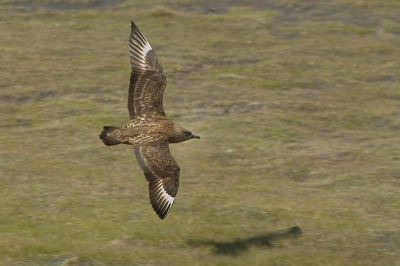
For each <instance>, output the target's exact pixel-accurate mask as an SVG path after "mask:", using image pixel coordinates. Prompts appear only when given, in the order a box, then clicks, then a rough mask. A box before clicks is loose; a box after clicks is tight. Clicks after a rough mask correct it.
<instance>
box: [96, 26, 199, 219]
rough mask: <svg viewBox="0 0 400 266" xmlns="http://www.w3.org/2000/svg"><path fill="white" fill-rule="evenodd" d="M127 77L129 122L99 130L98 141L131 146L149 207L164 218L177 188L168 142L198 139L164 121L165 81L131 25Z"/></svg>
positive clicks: (150, 50) (148, 48)
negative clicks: (140, 173)
mask: <svg viewBox="0 0 400 266" xmlns="http://www.w3.org/2000/svg"><path fill="white" fill-rule="evenodd" d="M128 44H129V57H130V66H131V70H132V72H131V77H130V84H129V91H128V111H129V117H130V121H129V123H128V124H127V125H126V126H125V127H123V128H120V127H109V126H105V127H103V131H102V132H101V133H100V135H99V138H100V139H101V140H102V141H103V143H104V144H105V145H107V146H112V145H117V144H121V143H122V144H130V145H133V148H134V151H135V156H136V159H137V161H138V163H139V165H140V167H141V169H142V171H143V173H144V176H145V177H146V179H147V181H148V182H149V196H150V202H151V205H152V206H153V208H154V211H155V212H156V213H157V215H158V216H159V217H160V218H161V219H164V218H165V217H166V216H167V214H168V212H169V211H170V210H171V207H172V204H173V202H174V199H175V196H176V193H177V192H178V188H179V173H180V168H179V165H178V164H177V163H176V162H175V160H174V158H173V157H172V155H171V153H170V151H169V143H178V142H182V141H186V140H189V139H192V138H198V139H199V138H200V136H198V135H195V134H192V133H191V132H190V131H189V130H187V129H184V128H182V127H180V126H178V125H175V124H174V123H173V122H171V121H170V120H168V118H167V117H166V116H165V113H164V107H163V95H164V89H165V85H166V84H167V80H166V78H165V76H164V74H163V69H162V67H161V64H160V61H159V60H158V58H157V55H156V54H155V53H154V51H153V48H151V46H150V44H149V42H148V41H147V40H146V38H145V37H144V35H143V34H142V33H141V32H140V30H139V29H138V28H137V27H136V25H135V24H134V23H133V22H132V23H131V34H130V36H129V41H128Z"/></svg>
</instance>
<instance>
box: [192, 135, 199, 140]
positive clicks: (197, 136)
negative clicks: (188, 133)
mask: <svg viewBox="0 0 400 266" xmlns="http://www.w3.org/2000/svg"><path fill="white" fill-rule="evenodd" d="M192 137H193V138H194V139H200V136H199V135H195V134H192Z"/></svg>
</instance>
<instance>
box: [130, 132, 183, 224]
mask: <svg viewBox="0 0 400 266" xmlns="http://www.w3.org/2000/svg"><path fill="white" fill-rule="evenodd" d="M133 147H134V149H135V155H136V159H137V161H138V163H139V165H140V167H141V168H142V171H143V172H144V175H145V177H146V179H147V181H149V196H150V202H151V205H152V206H153V209H154V211H155V212H156V213H157V215H158V216H159V217H160V219H161V220H162V219H164V218H165V217H166V216H167V214H168V213H169V211H170V210H171V207H172V204H173V203H174V199H175V196H176V193H177V192H178V188H179V173H180V168H179V165H178V164H177V163H176V162H175V160H174V158H173V157H172V155H171V152H170V151H169V146H168V141H167V140H157V141H152V142H142V143H138V144H134V145H133Z"/></svg>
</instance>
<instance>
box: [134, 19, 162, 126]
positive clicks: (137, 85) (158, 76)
mask: <svg viewBox="0 0 400 266" xmlns="http://www.w3.org/2000/svg"><path fill="white" fill-rule="evenodd" d="M131 23H132V24H131V34H130V36H129V41H128V44H129V57H130V65H131V70H132V73H131V78H130V84H129V93H128V110H129V116H130V118H131V119H132V118H134V117H135V116H137V115H139V114H140V113H142V112H156V113H159V114H162V115H164V116H165V113H164V108H163V95H164V89H165V85H166V84H167V79H166V78H165V76H164V74H163V70H162V68H161V63H160V62H159V61H158V58H157V55H156V54H155V53H154V51H153V48H151V46H150V44H149V42H148V41H147V40H146V38H145V37H144V35H143V34H142V33H141V32H140V30H139V29H138V27H136V25H135V23H133V22H131Z"/></svg>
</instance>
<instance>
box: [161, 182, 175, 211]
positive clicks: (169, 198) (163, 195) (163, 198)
mask: <svg viewBox="0 0 400 266" xmlns="http://www.w3.org/2000/svg"><path fill="white" fill-rule="evenodd" d="M157 190H158V191H159V193H160V192H161V195H160V196H159V197H160V198H159V200H158V201H161V202H162V205H165V203H167V204H168V205H167V206H168V208H170V207H171V206H172V203H174V200H175V199H174V198H173V197H172V196H170V195H169V194H168V193H167V191H165V189H164V187H163V185H162V181H161V180H160V181H158V183H157Z"/></svg>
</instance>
